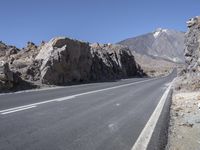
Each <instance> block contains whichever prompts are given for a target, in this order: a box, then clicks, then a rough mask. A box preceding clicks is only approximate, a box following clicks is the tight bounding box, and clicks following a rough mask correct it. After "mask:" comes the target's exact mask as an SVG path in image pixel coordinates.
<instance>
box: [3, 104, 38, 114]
mask: <svg viewBox="0 0 200 150" xmlns="http://www.w3.org/2000/svg"><path fill="white" fill-rule="evenodd" d="M35 107H36V106H29V107H24V108H20V109H14V110H11V111H5V112H3V113H1V114H2V115H6V114H10V113H14V112H18V111H23V110H27V109H31V108H35Z"/></svg>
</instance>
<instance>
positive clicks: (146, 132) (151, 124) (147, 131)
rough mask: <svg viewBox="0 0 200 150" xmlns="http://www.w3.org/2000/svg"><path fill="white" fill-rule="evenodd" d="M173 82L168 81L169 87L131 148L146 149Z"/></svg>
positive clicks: (134, 149) (133, 149)
mask: <svg viewBox="0 0 200 150" xmlns="http://www.w3.org/2000/svg"><path fill="white" fill-rule="evenodd" d="M173 82H174V80H173V81H172V82H171V83H170V85H169V87H168V88H167V90H166V91H165V93H164V94H163V96H162V97H161V99H160V101H159V103H158V105H157V106H156V109H155V110H154V112H153V114H152V115H151V117H150V118H149V120H148V122H147V124H146V125H145V127H144V129H143V130H142V132H141V133H140V136H139V137H138V139H137V141H136V142H135V144H134V145H133V147H132V149H131V150H146V149H147V147H148V144H149V142H150V139H151V137H152V134H153V131H154V129H155V127H156V124H157V122H158V119H159V117H160V114H161V113H162V110H163V107H164V104H165V101H166V99H167V96H168V94H169V92H170V89H171V86H172V84H173Z"/></svg>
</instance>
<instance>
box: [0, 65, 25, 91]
mask: <svg viewBox="0 0 200 150" xmlns="http://www.w3.org/2000/svg"><path fill="white" fill-rule="evenodd" d="M19 75H20V73H19V72H13V71H11V70H10V68H9V64H8V63H6V62H4V61H1V62H0V90H9V89H12V88H13V87H14V86H15V85H16V84H18V83H19V82H20V81H21V78H20V77H19Z"/></svg>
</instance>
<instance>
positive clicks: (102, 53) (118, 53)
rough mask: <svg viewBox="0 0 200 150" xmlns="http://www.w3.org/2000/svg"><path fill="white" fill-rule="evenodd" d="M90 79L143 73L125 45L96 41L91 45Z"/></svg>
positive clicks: (123, 76)
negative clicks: (101, 43) (102, 43)
mask: <svg viewBox="0 0 200 150" xmlns="http://www.w3.org/2000/svg"><path fill="white" fill-rule="evenodd" d="M91 53H92V66H91V80H108V79H120V78H126V77H133V76H136V75H138V76H141V75H143V72H142V70H141V69H140V66H139V65H137V64H136V62H135V59H134V56H133V55H132V54H131V52H130V50H129V49H128V48H127V47H124V46H121V45H112V44H104V45H100V44H98V43H96V44H92V45H91Z"/></svg>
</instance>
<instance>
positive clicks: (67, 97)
mask: <svg viewBox="0 0 200 150" xmlns="http://www.w3.org/2000/svg"><path fill="white" fill-rule="evenodd" d="M157 79H159V78H153V79H148V80H143V81H138V82H133V83H128V84H123V85H118V86H114V87H109V88H104V89H100V90H94V91H89V92H85V93H80V94H75V95H71V96H66V97H60V98H56V99H51V100H46V101H42V102H38V103H33V104H28V105H23V106H18V107H13V108H9V109H5V110H0V113H1V114H3V115H4V114H9V113H6V112H17V111H16V110H25V108H28V109H30V108H33V107H35V106H38V105H42V104H47V103H52V102H61V101H65V100H69V99H73V98H75V97H79V96H83V95H88V94H93V93H98V92H103V91H108V90H112V89H117V88H121V87H126V86H130V85H134V84H138V83H143V82H147V81H152V80H157Z"/></svg>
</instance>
